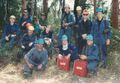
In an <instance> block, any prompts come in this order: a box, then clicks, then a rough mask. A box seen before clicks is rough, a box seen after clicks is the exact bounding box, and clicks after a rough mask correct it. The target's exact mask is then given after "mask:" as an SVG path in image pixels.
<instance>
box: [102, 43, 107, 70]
mask: <svg viewBox="0 0 120 83" xmlns="http://www.w3.org/2000/svg"><path fill="white" fill-rule="evenodd" d="M102 62H103V68H106V66H107V46H106V45H105V44H104V45H102Z"/></svg>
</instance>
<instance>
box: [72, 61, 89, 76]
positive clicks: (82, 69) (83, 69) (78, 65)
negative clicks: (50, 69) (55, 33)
mask: <svg viewBox="0 0 120 83" xmlns="http://www.w3.org/2000/svg"><path fill="white" fill-rule="evenodd" d="M73 73H74V74H75V75H78V76H80V77H86V76H87V73H88V72H87V61H83V60H79V59H77V60H75V61H74V67H73Z"/></svg>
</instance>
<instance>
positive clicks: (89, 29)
mask: <svg viewBox="0 0 120 83" xmlns="http://www.w3.org/2000/svg"><path fill="white" fill-rule="evenodd" d="M91 28H92V22H91V20H89V28H88V32H87V33H88V34H90V32H91Z"/></svg>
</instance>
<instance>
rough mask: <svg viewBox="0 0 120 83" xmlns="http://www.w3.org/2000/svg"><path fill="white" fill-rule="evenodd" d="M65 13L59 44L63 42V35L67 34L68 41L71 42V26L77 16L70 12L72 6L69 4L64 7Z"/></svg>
mask: <svg viewBox="0 0 120 83" xmlns="http://www.w3.org/2000/svg"><path fill="white" fill-rule="evenodd" d="M64 12H65V13H64V15H63V17H62V21H61V29H60V31H59V34H58V38H59V44H61V38H62V35H64V34H65V35H67V37H68V41H69V42H70V39H71V36H72V30H71V27H72V26H73V25H74V24H75V16H74V14H73V13H72V12H70V6H69V5H68V4H66V5H65V7H64Z"/></svg>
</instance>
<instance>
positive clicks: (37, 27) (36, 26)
mask: <svg viewBox="0 0 120 83" xmlns="http://www.w3.org/2000/svg"><path fill="white" fill-rule="evenodd" d="M33 25H34V29H35V30H34V33H35V35H36V36H37V38H40V35H41V32H42V28H41V25H40V23H39V19H38V18H37V17H36V16H34V19H33Z"/></svg>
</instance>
